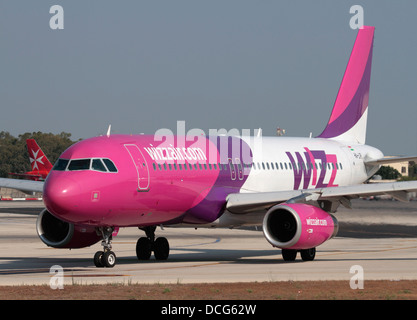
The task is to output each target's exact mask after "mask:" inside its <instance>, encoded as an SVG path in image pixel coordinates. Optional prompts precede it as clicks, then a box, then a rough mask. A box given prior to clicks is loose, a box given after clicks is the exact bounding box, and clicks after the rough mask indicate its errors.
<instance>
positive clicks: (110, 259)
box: [94, 227, 116, 268]
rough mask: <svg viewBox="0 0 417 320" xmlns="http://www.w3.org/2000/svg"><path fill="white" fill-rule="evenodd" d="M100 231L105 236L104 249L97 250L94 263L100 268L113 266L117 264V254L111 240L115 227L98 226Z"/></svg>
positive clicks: (102, 243)
mask: <svg viewBox="0 0 417 320" xmlns="http://www.w3.org/2000/svg"><path fill="white" fill-rule="evenodd" d="M98 231H99V232H100V233H101V235H102V237H103V241H102V242H101V245H102V246H103V251H97V252H96V254H95V255H94V264H95V266H96V267H98V268H103V267H106V268H113V267H114V266H115V265H116V255H115V253H114V252H113V251H111V248H112V247H111V241H112V238H113V237H112V234H113V231H114V228H113V227H101V228H98Z"/></svg>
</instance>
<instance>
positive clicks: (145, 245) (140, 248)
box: [136, 226, 169, 260]
mask: <svg viewBox="0 0 417 320" xmlns="http://www.w3.org/2000/svg"><path fill="white" fill-rule="evenodd" d="M139 229H141V230H143V231H145V233H146V237H141V238H139V240H138V242H137V243H136V256H137V257H138V259H139V260H149V259H150V257H151V254H152V252H153V253H154V255H155V259H156V260H166V259H168V256H169V243H168V240H167V239H166V238H164V237H160V238H157V239H156V240H155V230H156V226H150V227H145V228H139Z"/></svg>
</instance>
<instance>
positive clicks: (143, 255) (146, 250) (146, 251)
mask: <svg viewBox="0 0 417 320" xmlns="http://www.w3.org/2000/svg"><path fill="white" fill-rule="evenodd" d="M151 254H152V243H151V241H150V240H149V239H148V238H145V237H141V238H139V240H138V242H136V256H137V257H138V260H149V258H150V257H151Z"/></svg>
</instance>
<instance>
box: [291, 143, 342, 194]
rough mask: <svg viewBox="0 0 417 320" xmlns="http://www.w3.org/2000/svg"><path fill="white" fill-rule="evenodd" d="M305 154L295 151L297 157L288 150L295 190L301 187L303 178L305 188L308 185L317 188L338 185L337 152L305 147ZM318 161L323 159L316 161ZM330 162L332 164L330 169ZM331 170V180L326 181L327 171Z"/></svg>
mask: <svg viewBox="0 0 417 320" xmlns="http://www.w3.org/2000/svg"><path fill="white" fill-rule="evenodd" d="M304 149H305V150H306V151H305V152H304V156H303V155H302V154H301V153H300V152H295V153H294V154H295V158H294V157H293V155H292V154H291V153H290V152H286V154H287V156H288V158H289V160H290V162H291V165H292V170H293V173H294V190H298V189H299V188H300V184H301V180H303V189H308V186H309V185H310V182H311V186H312V187H315V188H326V187H337V186H338V185H337V184H334V180H335V178H336V174H337V165H336V163H337V156H336V155H335V154H326V152H324V151H323V150H309V149H308V148H304ZM316 161H321V162H318V163H316ZM329 164H331V166H330V168H331V169H329ZM327 171H330V172H331V173H330V178H329V181H328V182H327V183H326V182H324V179H325V178H326V172H327Z"/></svg>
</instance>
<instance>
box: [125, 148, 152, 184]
mask: <svg viewBox="0 0 417 320" xmlns="http://www.w3.org/2000/svg"><path fill="white" fill-rule="evenodd" d="M124 146H125V148H126V150H127V152H129V155H130V157H131V159H132V161H133V164H134V165H135V167H136V172H137V175H138V191H149V185H150V176H149V167H148V164H147V162H146V159H145V157H144V156H143V153H142V152H141V151H140V149H139V148H138V146H137V145H135V144H125V145H124Z"/></svg>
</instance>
